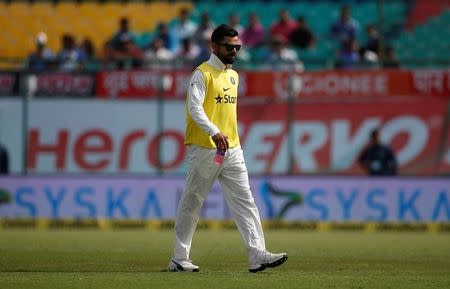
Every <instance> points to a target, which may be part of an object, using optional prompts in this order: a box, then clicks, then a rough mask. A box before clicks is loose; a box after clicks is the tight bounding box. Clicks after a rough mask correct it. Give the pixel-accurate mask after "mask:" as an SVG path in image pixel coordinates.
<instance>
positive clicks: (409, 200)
mask: <svg viewBox="0 0 450 289" xmlns="http://www.w3.org/2000/svg"><path fill="white" fill-rule="evenodd" d="M250 184H251V188H252V192H253V195H254V198H255V200H256V203H257V205H258V208H259V210H260V214H261V218H262V219H276V220H279V219H284V220H314V221H316V220H320V221H377V222H384V221H386V222H449V221H450V182H449V180H448V179H439V178H422V179H420V178H379V179H376V178H375V179H367V178H336V177H335V178H333V177H314V178H305V177H304V178H302V177H270V178H263V177H255V178H251V179H250ZM183 187H184V178H183V177H168V178H164V177H159V178H146V177H89V176H78V177H3V178H0V191H1V192H0V196H1V197H0V217H8V218H51V219H60V218H61V219H79V218H81V219H95V218H106V219H133V220H134V219H174V218H175V212H176V208H177V204H178V201H179V199H180V197H181V194H182V191H183ZM201 215H202V218H206V219H219V220H222V219H230V212H229V210H228V207H227V205H226V201H225V200H224V195H223V193H222V192H221V190H220V186H219V184H218V183H216V184H215V185H214V186H213V188H212V189H211V191H210V192H209V194H208V197H207V199H206V201H205V203H204V206H203V208H202V213H201Z"/></svg>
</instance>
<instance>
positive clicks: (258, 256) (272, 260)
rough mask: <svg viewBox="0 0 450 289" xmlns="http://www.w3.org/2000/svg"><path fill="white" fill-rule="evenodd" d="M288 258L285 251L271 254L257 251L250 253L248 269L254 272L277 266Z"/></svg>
mask: <svg viewBox="0 0 450 289" xmlns="http://www.w3.org/2000/svg"><path fill="white" fill-rule="evenodd" d="M287 259H288V255H287V254H286V253H280V254H272V253H270V252H268V251H259V252H257V253H253V254H250V258H249V261H248V271H250V272H252V273H256V272H259V271H262V270H264V269H266V268H268V267H270V268H274V267H278V266H280V265H281V264H283V263H284V262H286V260H287Z"/></svg>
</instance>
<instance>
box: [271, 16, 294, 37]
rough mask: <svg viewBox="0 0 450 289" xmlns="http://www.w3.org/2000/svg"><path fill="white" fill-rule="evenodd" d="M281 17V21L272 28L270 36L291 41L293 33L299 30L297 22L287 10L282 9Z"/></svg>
mask: <svg viewBox="0 0 450 289" xmlns="http://www.w3.org/2000/svg"><path fill="white" fill-rule="evenodd" d="M279 15H280V18H279V20H278V21H277V22H275V23H274V24H273V25H272V27H271V28H270V36H272V37H273V36H275V35H281V36H282V37H283V38H284V39H289V36H290V35H291V33H292V32H294V30H295V29H296V28H297V22H296V21H294V20H292V19H291V16H290V15H289V12H288V11H287V10H286V9H281V10H280V12H279Z"/></svg>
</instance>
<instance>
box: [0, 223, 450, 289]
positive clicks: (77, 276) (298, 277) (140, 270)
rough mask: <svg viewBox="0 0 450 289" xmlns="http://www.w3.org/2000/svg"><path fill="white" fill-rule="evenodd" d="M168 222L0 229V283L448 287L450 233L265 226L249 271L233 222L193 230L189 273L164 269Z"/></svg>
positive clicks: (169, 242)
mask: <svg viewBox="0 0 450 289" xmlns="http://www.w3.org/2000/svg"><path fill="white" fill-rule="evenodd" d="M172 237H173V236H172V231H171V230H161V231H158V230H154V231H144V230H135V231H133V230H127V231H124V230H118V231H89V230H72V231H35V230H30V231H27V230H4V231H0V288H2V289H9V288H27V289H28V288H34V289H37V288H45V289H48V288H93V289H95V288H146V289H153V288H183V289H184V288H186V289H190V288H208V289H211V288H218V289H221V288H252V289H255V288H348V289H350V288H355V289H356V288H395V289H398V288H433V289H437V288H450V234H446V233H441V234H426V233H400V232H399V233H364V232H327V233H320V232H305V231H286V230H268V231H266V239H267V244H268V248H269V249H270V250H273V251H286V252H287V253H288V254H289V260H288V261H287V263H285V264H284V265H283V266H281V267H279V268H275V269H267V270H266V271H264V272H260V273H257V274H253V273H249V272H247V259H246V255H245V251H244V248H243V245H242V242H241V240H240V238H239V235H238V232H237V231H235V230H227V231H216V230H199V231H197V233H196V235H195V237H194V244H193V249H192V256H191V257H192V259H193V260H194V261H195V262H196V263H197V264H198V265H199V266H200V268H201V271H200V272H199V273H172V272H164V271H163V270H164V269H165V268H166V266H167V264H168V261H169V258H170V256H171V251H172V243H173V242H172Z"/></svg>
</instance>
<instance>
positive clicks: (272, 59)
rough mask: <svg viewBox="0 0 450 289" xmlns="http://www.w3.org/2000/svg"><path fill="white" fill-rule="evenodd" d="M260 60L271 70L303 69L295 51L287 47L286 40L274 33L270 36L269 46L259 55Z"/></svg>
mask: <svg viewBox="0 0 450 289" xmlns="http://www.w3.org/2000/svg"><path fill="white" fill-rule="evenodd" d="M260 57H261V60H264V61H265V62H266V63H267V64H268V65H270V67H267V68H268V69H271V70H283V71H303V70H304V66H303V63H302V62H301V61H299V59H298V56H297V53H296V52H295V51H294V50H293V49H291V48H289V46H288V45H287V40H286V39H285V38H284V37H283V36H281V35H279V34H276V35H274V36H273V37H272V39H271V41H270V44H269V48H266V50H265V51H263V52H262V53H261V55H260Z"/></svg>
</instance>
